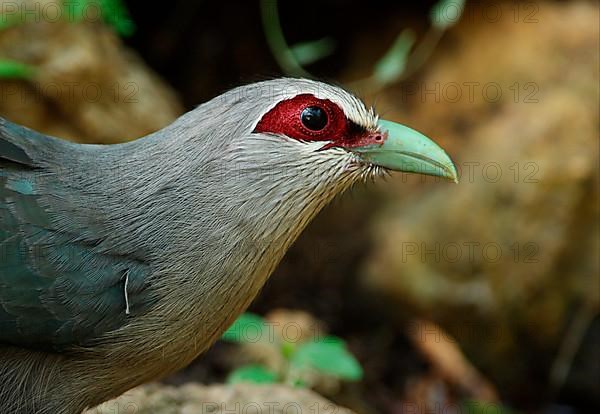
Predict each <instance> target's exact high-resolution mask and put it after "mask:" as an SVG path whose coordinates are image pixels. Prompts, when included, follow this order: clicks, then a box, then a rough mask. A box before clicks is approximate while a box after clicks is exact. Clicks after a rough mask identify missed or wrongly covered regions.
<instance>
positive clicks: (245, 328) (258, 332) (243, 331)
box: [221, 312, 268, 343]
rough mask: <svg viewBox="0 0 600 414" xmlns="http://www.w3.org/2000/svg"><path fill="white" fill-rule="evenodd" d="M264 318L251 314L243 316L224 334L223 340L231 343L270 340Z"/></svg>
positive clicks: (247, 313)
mask: <svg viewBox="0 0 600 414" xmlns="http://www.w3.org/2000/svg"><path fill="white" fill-rule="evenodd" d="M265 325H266V322H265V320H264V319H263V318H261V317H260V316H258V315H255V314H253V313H250V312H246V313H244V314H242V315H241V316H240V317H239V318H238V319H237V320H236V321H235V322H234V323H233V324H232V325H231V326H230V327H229V328H228V329H227V330H226V331H225V333H224V334H223V336H222V337H221V339H223V340H225V341H230V342H242V343H253V342H260V341H261V340H268V332H267V330H266V329H265Z"/></svg>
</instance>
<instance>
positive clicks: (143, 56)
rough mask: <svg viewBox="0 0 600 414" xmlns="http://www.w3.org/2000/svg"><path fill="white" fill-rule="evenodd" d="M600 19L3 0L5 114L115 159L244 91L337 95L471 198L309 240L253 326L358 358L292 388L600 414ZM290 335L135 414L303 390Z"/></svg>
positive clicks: (464, 406)
mask: <svg viewBox="0 0 600 414" xmlns="http://www.w3.org/2000/svg"><path fill="white" fill-rule="evenodd" d="M599 22H600V20H599V3H598V2H597V1H583V0H579V1H569V2H559V1H523V2H518V1H517V2H515V1H500V0H491V1H483V0H480V1H466V2H463V1H458V0H454V1H447V0H446V1H444V0H442V1H439V2H436V1H424V2H406V3H403V2H387V1H370V2H368V3H366V2H363V3H358V2H357V3H352V2H345V1H341V0H322V1H320V2H290V1H285V2H283V1H282V2H279V3H278V2H276V1H274V0H264V1H226V2H208V1H203V0H172V1H170V2H162V3H154V4H152V3H149V2H142V1H119V0H65V1H61V0H35V1H29V0H27V1H25V0H23V1H21V0H9V1H0V115H1V116H3V117H5V118H7V119H10V120H12V121H14V122H17V123H20V124H23V125H26V126H29V127H31V128H34V129H36V130H39V131H42V132H45V133H48V134H51V135H55V136H59V137H62V138H65V139H69V140H76V141H80V142H88V143H116V142H122V141H124V140H130V139H134V138H137V137H140V136H143V135H145V134H147V133H150V132H152V131H155V130H157V129H160V128H162V127H163V126H165V125H167V124H169V123H170V122H172V121H173V120H174V119H175V118H176V117H177V116H179V115H180V114H182V113H183V112H185V111H186V110H190V109H192V108H194V107H195V106H196V105H198V104H200V103H202V102H204V101H206V100H208V99H210V98H212V97H215V96H217V95H219V94H220V93H222V92H224V91H226V90H227V89H229V88H231V87H234V86H237V85H240V84H244V83H249V82H253V81H258V80H262V79H266V78H271V77H277V76H282V75H286V76H303V77H315V78H319V79H324V80H328V81H330V82H333V83H336V84H339V85H341V86H343V87H345V88H347V89H349V90H351V91H353V92H355V93H356V94H357V95H358V96H360V97H362V98H363V99H364V100H365V102H366V103H367V104H368V105H374V106H375V107H376V109H377V110H378V112H379V113H380V114H382V116H385V118H387V119H390V120H394V121H397V122H401V123H405V124H407V125H410V126H412V127H414V128H415V129H418V130H420V131H422V132H424V133H425V134H426V135H428V136H430V137H432V138H434V139H435V140H436V141H437V142H438V143H440V145H441V146H443V147H444V148H446V149H447V151H448V153H449V154H450V155H451V156H452V157H453V159H454V160H455V162H456V163H457V166H458V168H459V170H460V175H461V180H460V184H458V185H454V184H451V183H447V182H443V181H440V180H436V179H432V178H423V177H420V176H411V175H406V174H393V175H392V176H390V177H389V178H388V179H387V180H379V181H378V182H376V183H374V184H370V185H367V186H362V187H361V186H359V187H357V188H355V189H354V190H353V191H352V192H351V193H348V194H345V195H344V196H342V197H339V198H338V199H336V200H335V202H334V203H332V204H331V205H330V206H328V207H327V208H325V210H324V211H323V212H322V213H321V214H320V215H319V216H318V217H317V218H316V219H315V221H314V222H313V223H312V224H310V226H309V227H308V229H307V230H306V231H305V232H304V234H302V236H301V237H300V239H299V240H298V241H297V242H296V243H295V245H294V246H293V248H292V249H291V250H290V251H289V252H288V254H287V255H286V257H285V259H284V260H283V261H282V263H281V264H280V265H279V267H278V268H277V270H276V271H275V273H274V274H273V276H272V277H271V279H270V281H269V282H268V284H267V286H266V287H265V288H264V290H263V292H262V293H261V295H260V296H259V297H258V298H257V300H256V301H255V302H254V303H253V304H252V306H251V308H250V311H251V312H252V313H253V314H254V315H260V317H261V318H265V319H264V320H267V321H269V322H270V323H272V324H274V326H278V327H287V326H293V327H300V328H301V329H300V331H301V332H302V333H303V334H305V333H306V332H312V333H313V334H316V333H318V332H321V333H328V334H331V335H335V336H336V337H338V338H341V340H342V341H343V348H344V351H345V354H344V355H345V356H346V359H343V358H342V359H340V362H339V365H338V366H335V367H333V368H331V369H327V368H326V367H325V368H324V369H322V370H318V369H317V370H315V372H313V373H312V374H311V375H309V376H303V377H302V380H301V381H296V382H295V383H294V384H292V385H294V386H295V387H298V388H305V389H306V388H309V389H312V390H314V391H315V392H316V393H318V394H321V395H322V396H323V397H325V398H327V399H329V400H331V401H333V402H334V403H336V404H339V405H341V406H344V407H348V408H349V409H351V410H353V411H355V412H358V413H407V414H412V413H415V414H421V413H440V414H442V413H557V414H558V413H591V412H598V409H599V408H600V318H599V317H598V311H599V304H600V299H599V298H600V279H599V275H600V269H599V268H600V256H599V253H598V252H599V251H600V249H599V247H600V246H599V238H600V232H599V228H600V224H599V221H598V217H599V214H598V213H599V211H598V210H599V208H600V207H599V199H598V194H599V191H598V190H599V186H598V184H599V170H598V165H599V156H598V152H599V151H598V149H599V141H598V138H599V110H600V108H599V100H600V92H599V64H600V63H599V53H600V52H599V50H600V45H599V43H600V41H599V24H600V23H599ZM256 318H259V317H258V316H256ZM259 319H260V318H259ZM277 335H279V336H280V339H281V338H283V339H281V340H280V345H281V344H283V345H281V346H277V347H274V346H264V344H262V345H261V344H258V343H250V342H252V341H246V342H244V341H242V343H231V341H229V342H226V341H222V342H219V343H217V344H216V345H215V346H214V347H213V348H212V349H211V350H210V351H209V352H208V353H207V354H206V355H204V356H202V357H201V358H200V359H199V360H198V361H196V362H195V363H194V364H193V365H191V366H190V367H188V368H187V369H185V370H184V371H182V372H180V373H178V374H176V375H175V376H173V377H170V378H168V379H166V380H165V381H164V385H162V386H158V385H157V386H154V388H151V389H150V390H149V391H148V390H147V391H145V392H146V393H145V394H140V395H138V397H139V398H140V401H138V403H139V408H140V409H139V410H138V411H137V412H138V413H145V412H148V413H150V412H157V413H163V412H164V413H179V412H181V413H183V412H201V411H198V410H197V411H184V410H183V408H181V407H183V405H185V401H186V400H188V399H193V397H190V396H189V395H188V394H186V393H193V392H194V389H193V388H190V387H189V386H188V385H185V384H189V383H195V382H199V383H203V384H215V383H223V382H238V383H239V382H242V383H243V382H245V380H248V381H250V382H252V381H253V382H263V383H270V382H287V383H288V384H289V381H285V378H288V377H289V375H287V374H286V372H287V371H286V370H288V369H289V367H287V365H286V364H287V363H288V362H289V355H290V352H291V353H292V354H293V353H294V352H296V351H295V350H296V349H297V348H298V346H297V344H296V342H298V341H309V340H308V339H306V338H304V337H303V338H298V337H292V335H290V334H289V332H288V333H287V334H286V333H285V332H282V331H281V329H279V331H278V332H277ZM286 335H287V337H286ZM234 342H240V341H234ZM290 344H291V345H290ZM290 349H291V351H290ZM282 350H283V351H282ZM335 358H337V357H335ZM344 363H345V364H346V365H344V367H346V368H347V367H350V368H349V369H346V370H344V369H342V368H340V366H342V365H343V364H344ZM354 363H356V366H355V365H352V364H354ZM248 364H252V365H251V366H252V367H254V368H256V367H258V368H260V370H259V371H260V372H259V373H258V374H256V372H254V374H252V373H250V374H248V371H245V374H244V372H242V373H241V374H240V371H239V368H240V367H248V366H249V365H248ZM348 364H349V365H348ZM261 367H262V368H261ZM236 369H238V371H236ZM232 372H237V373H238V374H240V375H238V376H237V377H236V376H234V377H235V378H233V379H232V375H231V373H232ZM268 373H271V374H273V376H272V377H269V375H266V376H265V374H268ZM270 386H271V385H269V384H264V385H263V387H270ZM203 389H204V390H205V388H203ZM267 389H268V388H267ZM164 390H167V391H164ZM181 390H187V391H186V393H183V394H182V393H181V392H180V391H181ZM251 390H255V388H251ZM223 392H224V393H226V391H223ZM252 392H253V391H250V393H252ZM282 392H283V391H282V388H281V387H279V388H277V387H275V388H274V389H273V391H269V392H267V393H266V394H265V395H267V398H271V399H275V400H277V399H278V398H280V397H279V395H280V393H282ZM286 392H287V391H286ZM161 393H166V394H164V395H166V396H164V395H163V394H161ZM236 395H237V396H233V397H232V395H230V394H227V395H225V394H223V395H219V396H215V395H214V394H211V396H212V397H211V398H213V401H214V400H215V399H216V400H219V399H220V398H223V399H230V400H231V398H233V399H234V400H235V398H242V397H240V395H241V394H239V395H238V394H236ZM286 395H287V394H286ZM302 395H303V396H304V397H306V395H308V394H302ZM310 395H311V396H314V397H311V398H320V397H317V396H316V394H312V393H311V394H310ZM304 397H303V398H304ZM144 398H146V399H149V398H152V399H153V400H152V401H153V402H152V403H148V404H149V405H148V404H147V405H148V406H150V405H152V404H153V405H152V407H154V408H152V409H150V408H149V409H148V411H144V409H145V408H144V407H145V405H144V404H146V402H144V401H143V399H144ZM243 398H248V399H247V401H254V400H253V399H252V398H254V399H256V398H259V397H258V396H257V395H249V396H246V397H243ZM281 398H283V399H285V398H288V397H285V396H282V397H281ZM289 398H292V400H293V398H294V397H289ZM307 404H308V403H307ZM157 407H162V408H160V409H159V408H157ZM242 407H243V406H242ZM307 407H310V405H308V406H307ZM152 410H154V411H152ZM307 410H308V411H310V409H307ZM107 412H108V411H107ZM111 412H112V411H111ZM212 412H219V411H218V409H215V410H214V411H212ZM310 412H316V411H314V410H313V411H310ZM323 412H325V411H323ZM338 412H342V411H338Z"/></svg>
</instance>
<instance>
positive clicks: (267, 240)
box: [126, 78, 457, 274]
mask: <svg viewBox="0 0 600 414" xmlns="http://www.w3.org/2000/svg"><path fill="white" fill-rule="evenodd" d="M156 138H157V139H155V140H152V142H155V143H156V144H157V146H152V145H145V144H144V145H139V146H138V147H136V148H139V149H140V150H141V151H143V152H144V153H145V154H146V155H147V157H145V158H143V160H151V161H152V162H142V163H141V164H143V165H144V166H148V165H150V166H151V168H152V170H151V171H149V172H148V174H139V173H138V172H137V171H138V170H135V171H136V177H137V176H139V175H143V176H146V175H150V174H154V176H155V177H156V180H157V181H159V182H160V183H161V184H160V185H156V184H153V185H152V186H148V187H145V188H149V189H150V190H151V191H153V190H152V189H160V191H159V192H158V194H152V196H148V195H145V194H142V197H143V200H141V201H136V203H135V204H137V205H141V206H143V211H142V212H141V214H152V209H150V208H147V207H146V206H145V203H146V200H152V203H153V205H160V206H168V209H169V210H168V214H169V215H170V217H172V218H173V221H174V222H175V223H176V224H177V223H181V226H175V225H172V226H169V227H167V228H165V227H164V226H162V227H160V228H157V229H156V233H157V234H161V235H162V239H161V240H163V241H164V240H165V234H166V233H167V232H168V233H171V234H172V235H173V239H181V238H185V239H186V243H185V246H186V248H185V251H182V252H178V254H179V255H180V257H181V255H189V256H190V261H191V262H194V263H197V260H198V257H197V254H196V253H195V252H206V251H207V249H209V248H212V247H211V246H219V247H218V249H220V250H219V251H218V252H217V253H216V254H215V257H217V258H219V259H218V261H219V264H218V265H219V266H221V263H227V261H225V260H224V258H226V257H237V256H236V254H239V252H246V250H245V248H246V245H247V244H250V245H251V246H250V247H251V248H252V252H253V253H248V254H245V255H244V260H246V261H247V262H248V263H252V264H255V261H253V260H254V259H250V258H253V257H257V256H259V257H261V258H263V259H264V258H268V259H269V260H270V261H271V260H272V262H271V263H270V264H269V265H268V266H267V267H269V268H271V267H272V266H271V265H272V264H273V263H274V262H276V261H277V260H278V259H279V258H280V257H281V256H282V255H283V253H284V252H285V251H286V250H287V248H288V247H289V245H290V244H291V242H292V241H293V240H294V239H295V238H296V237H297V236H298V235H299V233H300V232H301V231H302V229H303V228H304V227H305V226H306V225H307V223H308V222H309V221H310V220H311V219H312V218H313V217H314V215H315V214H316V213H317V212H318V211H319V210H320V209H321V208H323V207H324V206H325V205H326V204H327V203H328V202H329V201H330V200H331V199H332V198H333V197H335V196H336V195H337V194H339V193H341V192H343V191H344V190H345V189H347V188H348V187H350V186H352V185H353V184H354V183H356V182H358V181H361V180H365V179H369V178H372V177H374V176H377V175H380V174H382V173H385V172H387V171H390V170H393V171H404V172H411V173H421V174H429V175H434V176H440V177H446V178H448V179H450V180H456V177H457V173H456V169H455V167H454V165H453V163H452V161H451V160H450V158H449V157H448V155H447V154H446V153H445V152H444V150H442V149H441V148H440V147H439V146H438V145H436V144H435V143H434V142H433V141H431V140H430V139H428V138H427V137H425V136H424V135H422V134H421V133H419V132H417V131H415V130H413V129H410V128H408V127H406V126H403V125H400V124H397V123H394V122H391V121H385V120H382V119H379V117H378V116H377V114H376V113H375V111H374V110H373V109H367V107H366V106H365V105H364V104H363V102H361V101H360V100H359V99H358V98H356V97H355V96H354V95H352V94H351V93H349V92H347V91H345V90H343V89H342V88H339V87H336V86H332V85H329V84H326V83H321V82H316V81H311V80H306V79H286V78H283V79H274V80H269V81H264V82H258V83H253V84H249V85H246V86H241V87H238V88H235V89H232V90H230V91H228V92H226V93H224V94H222V95H220V96H218V97H216V98H214V99H212V100H211V101H209V102H206V103H205V104H203V105H201V106H199V107H198V108H196V109H195V110H193V111H190V112H189V113H187V114H186V115H184V116H182V117H181V118H180V119H179V120H178V121H176V122H175V123H174V124H172V125H171V126H170V127H167V128H166V129H164V130H162V131H160V132H159V133H157V135H156ZM142 144H143V143H142ZM132 153H134V151H132ZM157 156H160V157H164V159H163V161H161V162H159V163H157V162H156V159H157ZM126 162H127V164H128V165H129V166H131V165H133V164H134V163H132V162H129V161H126ZM128 168H129V169H130V170H132V171H134V169H132V168H131V167H128ZM158 198H162V199H164V200H162V201H161V200H157V199H158ZM173 200H177V202H173ZM132 214H137V213H136V212H133V213H132ZM148 221H149V222H152V223H157V224H156V225H157V226H159V225H161V222H157V221H156V220H153V219H151V218H149V219H148ZM199 228H200V229H202V237H201V238H199V239H198V237H197V235H198V229H199ZM195 239H197V246H192V247H190V245H189V242H187V241H188V240H195ZM223 239H226V240H227V241H226V242H223ZM170 245H171V246H174V247H177V246H183V245H184V244H182V243H175V242H173V243H171V244H170ZM161 246H162V244H161ZM265 246H268V247H265ZM264 249H268V251H267V252H266V253H264V252H263V250H264ZM263 259H261V260H263ZM265 260H266V259H265ZM245 263H246V262H245ZM211 266H213V264H206V265H205V266H204V267H211ZM214 266H217V264H214ZM231 266H233V267H236V268H241V266H240V265H239V263H232V264H231ZM246 273H248V272H246ZM267 273H269V272H263V274H267Z"/></svg>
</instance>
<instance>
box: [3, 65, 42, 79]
mask: <svg viewBox="0 0 600 414" xmlns="http://www.w3.org/2000/svg"><path fill="white" fill-rule="evenodd" d="M34 75H35V68H34V67H33V66H30V65H27V64H25V63H21V62H17V61H14V60H0V78H12V79H30V78H32V77H33V76H34Z"/></svg>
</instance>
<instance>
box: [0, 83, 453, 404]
mask: <svg viewBox="0 0 600 414" xmlns="http://www.w3.org/2000/svg"><path fill="white" fill-rule="evenodd" d="M378 122H379V121H378V119H377V117H376V115H375V114H374V113H373V111H372V110H367V109H366V107H365V106H364V105H363V104H362V103H361V102H360V101H359V100H358V99H356V98H355V97H354V96H352V95H351V94H349V93H347V92H345V91H343V90H342V89H340V88H337V87H333V86H330V85H327V84H323V83H319V82H313V81H308V80H301V79H277V80H272V81H266V82H261V83H255V84H252V85H248V86H244V87H241V88H237V89H234V90H231V91H229V92H227V93H225V94H223V95H221V96H219V97H217V98H214V99H213V100H211V101H209V102H207V103H205V104H203V105H201V106H199V107H198V108H196V109H194V110H192V111H190V112H189V113H187V114H185V115H183V116H182V117H180V118H179V119H178V120H176V121H175V122H174V123H173V124H171V125H170V126H168V127H166V128H165V129H163V130H160V131H158V132H156V133H153V134H151V135H149V136H146V137H143V138H140V139H138V140H136V141H132V142H128V143H123V144H116V145H84V144H75V143H70V142H67V141H63V140H59V139H56V138H51V137H47V136H44V135H42V134H39V133H36V132H34V131H31V130H28V129H26V128H24V127H20V126H18V125H15V124H11V123H9V122H8V121H3V120H2V121H0V248H1V251H0V253H1V254H2V256H1V259H0V260H1V261H0V411H2V412H10V413H42V414H46V413H48V414H50V413H52V414H71V413H79V412H81V411H82V410H84V409H85V408H87V407H93V406H95V405H97V404H99V403H100V402H102V401H105V400H107V399H109V398H112V397H115V396H117V395H119V394H120V393H122V392H124V391H126V390H127V389H130V388H131V387H133V386H135V385H138V384H141V383H144V382H147V381H150V380H153V379H157V378H161V377H164V376H165V375H167V374H169V373H171V372H173V371H176V370H177V369H179V368H181V367H183V366H185V365H187V364H188V363H189V362H190V361H192V360H193V359H194V358H195V357H197V356H198V355H199V354H200V353H202V352H203V351H205V350H206V349H207V348H208V347H209V346H210V345H211V344H212V343H213V342H214V341H216V340H217V339H218V338H219V337H220V335H221V334H222V332H223V331H224V330H225V329H226V328H227V327H228V326H229V325H230V324H231V323H232V322H233V321H234V320H235V318H236V317H237V316H238V315H239V314H240V313H241V312H243V310H244V309H245V308H246V307H247V306H248V305H249V304H250V302H251V301H252V299H253V298H254V297H255V296H256V295H257V293H258V292H259V290H260V288H261V287H262V285H263V284H264V282H265V281H266V279H267V278H268V276H269V275H270V274H271V273H272V271H273V270H274V268H275V266H276V265H277V263H278V262H279V261H280V259H281V258H282V257H283V255H284V254H285V252H286V250H287V249H288V248H289V246H290V245H291V243H292V242H293V241H294V240H295V239H296V237H297V236H298V235H299V234H300V232H301V231H302V229H303V228H304V227H305V226H306V225H307V223H308V222H310V220H311V219H312V218H313V217H314V216H315V214H316V213H317V212H318V211H319V210H320V209H321V208H322V207H323V206H324V205H325V204H327V203H328V202H329V201H330V200H331V199H332V198H333V197H334V196H335V195H336V194H338V193H340V192H342V191H344V190H345V189H347V188H348V187H349V186H351V185H352V184H353V183H355V182H357V181H359V180H361V179H364V178H367V177H370V176H372V175H374V174H377V173H380V172H382V171H384V169H385V168H394V165H388V164H389V162H390V161H389V159H386V160H384V161H382V165H378V164H377V163H376V162H373V160H375V161H376V160H377V159H379V158H381V156H380V155H378V153H376V152H374V151H375V150H378V151H379V150H381V148H385V146H386V145H388V144H387V142H388V141H390V142H391V141H392V140H391V139H389V140H388V137H387V132H384V133H382V131H381V128H380V127H379V126H378ZM391 131H392V129H390V133H391ZM380 141H385V143H383V144H382V143H381V142H380ZM434 145H435V144H434ZM436 148H438V147H436ZM436 151H437V150H436ZM440 151H441V150H440ZM388 155H389V154H388ZM436 156H437V153H436ZM444 156H445V154H444ZM363 158H369V160H370V161H369V162H365V161H364V159H363ZM388 158H389V157H388ZM446 158H447V157H446ZM382 159H383V158H382ZM403 162H404V161H403ZM441 162H442V164H444V163H445V164H444V165H445V167H444V168H446V169H445V170H443V172H440V174H438V175H447V176H450V175H452V174H454V176H455V170H453V166H452V167H448V165H449V166H451V163H450V161H449V159H443V160H442V161H441ZM448 163H450V164H448ZM403 165H405V164H403ZM407 168H408V167H407ZM408 169H409V170H410V168H408Z"/></svg>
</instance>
